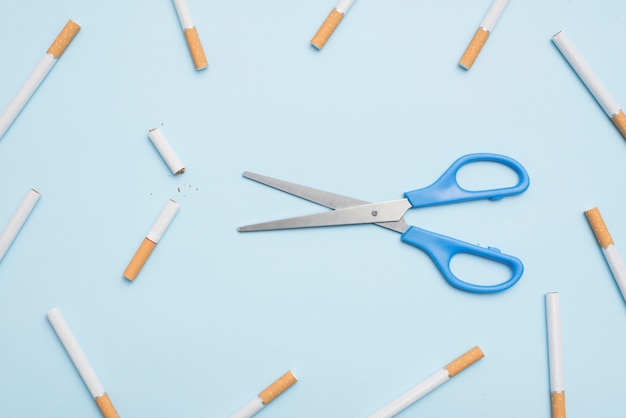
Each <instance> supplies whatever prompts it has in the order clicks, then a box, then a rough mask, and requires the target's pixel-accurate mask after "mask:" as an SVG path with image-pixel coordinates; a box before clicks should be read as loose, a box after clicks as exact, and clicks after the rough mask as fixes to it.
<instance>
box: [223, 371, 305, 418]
mask: <svg viewBox="0 0 626 418" xmlns="http://www.w3.org/2000/svg"><path fill="white" fill-rule="evenodd" d="M297 380H298V379H296V377H295V376H294V375H293V373H292V372H291V371H288V372H287V373H285V374H284V375H282V376H281V377H279V378H278V379H277V380H276V381H275V382H274V383H272V384H271V385H269V386H268V387H267V388H265V389H264V390H263V391H262V392H261V393H259V395H258V396H256V397H254V398H253V399H251V400H250V401H249V402H248V403H246V404H245V405H244V406H242V407H241V408H239V409H238V410H237V412H235V413H234V414H232V415H231V416H230V418H250V417H252V416H253V415H255V414H256V413H257V412H259V411H260V410H261V409H263V408H264V407H265V405H267V404H268V403H270V402H272V401H273V400H274V399H276V398H277V397H278V396H279V395H281V394H282V393H283V392H284V391H286V390H287V389H289V388H290V387H291V386H292V385H293V384H294V383H296V382H297Z"/></svg>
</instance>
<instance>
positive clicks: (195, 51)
mask: <svg viewBox="0 0 626 418" xmlns="http://www.w3.org/2000/svg"><path fill="white" fill-rule="evenodd" d="M184 32H185V40H186V41H187V46H188V47H189V52H190V53H191V58H192V59H193V64H194V65H195V66H196V70H203V69H205V68H207V67H208V66H209V62H208V61H207V59H206V55H204V49H203V48H202V42H200V36H198V29H196V28H195V26H194V27H192V28H187V29H185V31H184Z"/></svg>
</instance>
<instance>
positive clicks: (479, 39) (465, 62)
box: [459, 28, 489, 70]
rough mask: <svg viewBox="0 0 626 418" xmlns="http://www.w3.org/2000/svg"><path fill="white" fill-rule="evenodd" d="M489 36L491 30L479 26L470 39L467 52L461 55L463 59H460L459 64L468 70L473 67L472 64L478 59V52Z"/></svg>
mask: <svg viewBox="0 0 626 418" xmlns="http://www.w3.org/2000/svg"><path fill="white" fill-rule="evenodd" d="M487 38H489V31H487V30H485V29H483V28H478V29H477V30H476V33H475V34H474V37H473V38H472V40H471V41H470V43H469V45H468V46H467V48H466V49H465V52H464V53H463V56H462V57H461V60H460V61H459V65H460V66H461V67H463V68H465V69H466V70H469V69H470V68H472V65H474V61H476V58H477V57H478V54H480V51H481V50H482V49H483V46H484V45H485V42H487Z"/></svg>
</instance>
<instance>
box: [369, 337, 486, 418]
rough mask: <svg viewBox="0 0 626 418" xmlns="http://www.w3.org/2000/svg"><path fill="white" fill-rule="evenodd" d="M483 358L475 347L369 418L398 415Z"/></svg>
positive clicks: (385, 417) (386, 417)
mask: <svg viewBox="0 0 626 418" xmlns="http://www.w3.org/2000/svg"><path fill="white" fill-rule="evenodd" d="M483 357H484V354H483V352H482V350H481V349H480V347H478V346H476V347H474V348H472V349H471V350H469V351H468V352H466V353H465V354H463V355H462V356H460V357H458V358H457V359H455V360H454V361H452V362H450V363H448V365H446V366H445V367H444V368H442V369H440V370H438V371H436V372H435V373H433V374H432V375H430V376H429V377H427V378H426V379H424V380H423V381H422V382H420V383H418V384H417V386H414V387H413V388H411V389H409V390H408V391H407V392H405V393H404V394H402V395H400V396H399V397H397V398H396V399H394V400H393V401H391V402H389V403H388V404H387V405H385V406H383V407H382V408H380V409H379V410H378V411H376V412H374V413H373V414H372V415H370V416H369V418H388V417H393V416H394V415H396V414H399V413H400V412H401V411H403V410H404V409H406V408H408V407H409V406H410V405H412V404H413V403H414V402H416V401H418V400H419V399H421V398H423V397H424V396H426V395H427V394H429V393H430V392H432V391H433V390H435V389H436V388H438V387H439V386H441V385H442V384H444V383H445V382H447V381H448V380H450V378H452V377H454V376H456V375H457V374H459V373H460V372H462V371H463V370H465V369H466V368H467V367H469V366H471V365H472V364H474V363H476V362H477V361H478V360H480V359H481V358H483Z"/></svg>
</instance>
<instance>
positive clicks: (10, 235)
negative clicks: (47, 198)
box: [0, 189, 41, 261]
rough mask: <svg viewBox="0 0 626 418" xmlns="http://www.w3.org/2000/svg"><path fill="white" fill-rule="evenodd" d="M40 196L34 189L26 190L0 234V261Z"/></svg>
mask: <svg viewBox="0 0 626 418" xmlns="http://www.w3.org/2000/svg"><path fill="white" fill-rule="evenodd" d="M40 197H41V195H40V194H39V192H38V191H37V190H35V189H28V191H27V192H26V195H25V196H24V198H23V199H22V202H21V203H20V205H19V206H18V208H17V210H16V211H15V213H14V214H13V216H12V217H11V219H10V220H9V223H8V224H7V226H6V228H4V231H2V234H0V261H2V259H3V258H4V255H5V254H6V253H7V251H8V250H9V247H10V246H11V244H12V243H13V241H14V240H15V237H17V234H18V233H19V232H20V229H22V226H24V223H26V220H27V219H28V216H29V215H30V213H31V212H32V211H33V209H34V208H35V205H36V204H37V202H38V201H39V198H40Z"/></svg>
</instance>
